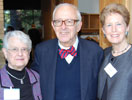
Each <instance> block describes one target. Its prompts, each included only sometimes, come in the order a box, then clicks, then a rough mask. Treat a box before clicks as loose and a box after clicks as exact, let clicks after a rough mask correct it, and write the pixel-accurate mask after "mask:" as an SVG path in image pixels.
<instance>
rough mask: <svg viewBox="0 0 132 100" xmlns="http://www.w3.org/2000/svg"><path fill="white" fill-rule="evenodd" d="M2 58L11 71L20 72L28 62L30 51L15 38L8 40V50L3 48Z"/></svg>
mask: <svg viewBox="0 0 132 100" xmlns="http://www.w3.org/2000/svg"><path fill="white" fill-rule="evenodd" d="M3 52H4V56H5V58H6V59H7V61H8V66H9V67H10V68H11V69H15V70H22V69H23V68H24V67H25V66H26V65H27V63H28V61H29V55H30V50H29V49H28V47H27V45H26V44H25V43H23V42H22V41H20V40H19V39H18V38H17V37H11V38H9V40H8V49H5V48H3Z"/></svg>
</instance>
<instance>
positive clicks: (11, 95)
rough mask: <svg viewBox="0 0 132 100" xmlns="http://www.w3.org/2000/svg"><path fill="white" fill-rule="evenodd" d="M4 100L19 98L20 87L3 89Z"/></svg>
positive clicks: (18, 99) (17, 99)
mask: <svg viewBox="0 0 132 100" xmlns="http://www.w3.org/2000/svg"><path fill="white" fill-rule="evenodd" d="M4 100H20V89H19V88H10V89H4Z"/></svg>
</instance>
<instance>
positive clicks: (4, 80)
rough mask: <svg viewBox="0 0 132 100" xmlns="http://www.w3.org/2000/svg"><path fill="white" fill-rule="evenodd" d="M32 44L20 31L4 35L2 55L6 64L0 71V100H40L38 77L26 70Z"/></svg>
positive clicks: (33, 72) (31, 71)
mask: <svg viewBox="0 0 132 100" xmlns="http://www.w3.org/2000/svg"><path fill="white" fill-rule="evenodd" d="M31 45H32V42H31V40H30V38H29V36H28V35H26V34H25V33H23V32H21V31H11V32H8V33H6V35H5V36H4V39H3V49H2V51H3V53H4V56H5V58H6V60H7V61H8V63H7V64H6V65H5V66H4V67H3V68H2V69H1V70H0V100H7V99H8V100H42V97H41V91H40V85H39V84H40V83H39V75H38V74H37V73H36V72H35V71H33V70H31V69H28V68H26V65H27V64H28V61H29V58H30V51H31V48H32V46H31Z"/></svg>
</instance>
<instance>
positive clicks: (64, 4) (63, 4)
mask: <svg viewBox="0 0 132 100" xmlns="http://www.w3.org/2000/svg"><path fill="white" fill-rule="evenodd" d="M62 6H71V7H72V8H74V9H75V10H76V13H77V17H78V19H79V21H81V20H82V16H81V13H80V11H79V10H78V8H77V7H76V6H75V5H73V4H69V3H60V4H59V5H57V6H56V7H55V9H54V11H53V16H52V19H53V20H54V18H55V13H56V10H57V9H58V8H60V7H62Z"/></svg>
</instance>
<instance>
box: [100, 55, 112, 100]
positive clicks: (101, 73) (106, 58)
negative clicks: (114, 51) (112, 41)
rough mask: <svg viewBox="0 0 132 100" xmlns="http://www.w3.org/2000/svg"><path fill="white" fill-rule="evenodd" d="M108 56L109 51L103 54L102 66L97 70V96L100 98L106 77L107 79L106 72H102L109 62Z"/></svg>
mask: <svg viewBox="0 0 132 100" xmlns="http://www.w3.org/2000/svg"><path fill="white" fill-rule="evenodd" d="M109 57H110V53H109V54H108V55H107V56H105V60H104V61H103V64H102V67H101V69H100V72H99V82H98V83H99V84H98V97H99V98H100V99H101V98H102V94H103V91H104V86H105V83H106V79H107V74H106V72H104V68H105V67H106V66H107V64H108V63H109Z"/></svg>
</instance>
